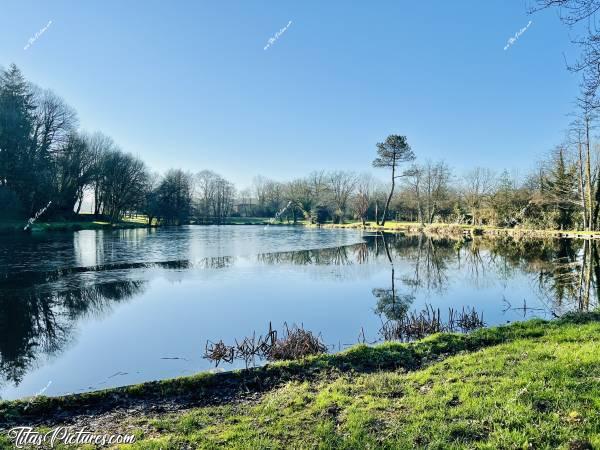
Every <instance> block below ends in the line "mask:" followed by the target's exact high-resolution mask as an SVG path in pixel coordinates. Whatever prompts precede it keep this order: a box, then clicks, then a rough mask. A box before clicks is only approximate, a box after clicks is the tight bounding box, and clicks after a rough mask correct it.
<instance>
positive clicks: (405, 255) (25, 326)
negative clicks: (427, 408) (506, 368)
mask: <svg viewBox="0 0 600 450" xmlns="http://www.w3.org/2000/svg"><path fill="white" fill-rule="evenodd" d="M236 261H237V260H236V258H233V257H226V256H221V257H216V258H204V259H202V260H199V261H196V262H194V263H191V262H190V261H187V260H174V261H164V262H154V263H112V264H107V265H104V266H89V267H77V266H74V267H72V268H66V269H57V270H50V271H47V272H39V273H38V272H35V273H33V272H32V273H25V272H21V273H20V274H9V273H3V274H0V275H1V276H0V384H1V383H2V382H3V381H4V382H7V381H8V382H11V383H15V384H18V383H19V382H20V380H22V378H23V376H24V375H25V374H26V373H27V372H28V370H30V369H31V367H32V366H33V365H34V363H35V361H36V360H38V359H39V358H40V357H41V356H43V355H51V354H56V353H58V352H60V351H61V350H62V349H63V348H65V346H66V344H67V343H68V342H69V341H70V339H71V336H72V334H73V329H74V328H75V326H76V324H77V321H78V320H80V319H81V318H82V317H84V316H86V315H90V314H95V315H98V314H106V313H107V312H108V311H110V309H111V306H112V305H114V304H116V303H118V302H122V301H124V300H127V299H129V298H131V297H133V296H134V295H137V294H139V293H141V292H142V291H143V289H144V286H145V282H144V281H131V274H132V273H135V271H137V270H143V269H150V268H155V267H156V268H160V269H164V270H176V271H179V272H183V271H188V270H198V269H215V270H223V269H227V268H229V267H232V266H235V264H236ZM256 262H258V263H260V264H266V265H282V264H289V265H295V266H337V267H339V268H340V273H342V275H343V274H344V273H345V276H341V277H340V276H339V275H340V273H336V274H333V273H332V271H320V273H321V274H322V276H325V277H336V278H337V279H339V280H341V281H342V282H343V281H344V280H346V279H348V278H350V277H354V276H356V274H358V273H361V272H357V271H355V270H353V269H352V268H353V267H354V268H355V269H356V268H358V266H361V265H371V266H372V268H374V269H376V270H382V269H383V270H386V271H389V278H388V279H389V284H387V285H384V286H379V287H374V288H373V289H372V295H373V297H374V298H375V305H374V311H375V313H376V314H377V315H379V316H380V317H381V318H382V320H383V318H385V319H387V320H396V321H397V320H401V319H402V318H403V317H405V316H406V314H407V313H408V312H409V310H410V308H411V306H412V305H413V302H414V301H415V299H416V295H417V294H418V293H423V292H424V293H426V294H429V293H431V294H435V295H438V296H439V295H443V293H444V292H445V291H446V290H447V289H448V286H449V283H450V281H451V278H452V277H454V276H455V275H454V274H455V273H456V270H458V271H460V273H461V274H465V275H467V276H468V278H469V284H472V285H473V286H474V287H476V288H478V287H481V286H483V285H485V284H486V283H488V282H490V280H492V281H494V280H498V279H501V280H504V282H505V283H506V284H507V285H508V284H509V283H510V282H511V280H512V279H513V278H514V277H515V276H517V275H523V274H525V275H526V276H528V277H529V279H530V281H531V283H532V286H533V287H534V291H535V292H536V293H537V295H538V296H539V298H540V300H541V301H543V302H544V304H545V305H546V307H547V309H548V311H551V312H552V313H554V314H556V315H560V314H562V313H563V312H565V311H569V310H574V309H576V310H589V309H593V308H595V307H596V306H597V305H598V298H599V294H600V292H599V291H600V254H599V251H598V243H597V242H596V241H589V240H586V241H582V240H531V239H522V240H515V239H510V238H506V239H484V238H475V239H474V240H472V241H469V240H462V239H461V240H453V239H449V238H443V239H435V238H432V237H428V236H425V235H415V236H403V235H391V234H381V233H380V234H377V235H365V236H364V242H362V243H360V244H355V245H349V246H343V247H334V248H326V249H320V250H303V251H290V252H277V253H265V254H260V255H258V256H257V257H256ZM453 271H454V272H453ZM105 272H106V273H110V278H109V280H110V281H109V282H106V281H104V280H106V279H107V278H106V277H105V276H103V274H104V273H105ZM364 273H369V272H368V271H364ZM491 274H493V276H490V275H491ZM115 280H116V281H115ZM73 286H76V287H77V288H73ZM501 300H502V299H501V298H499V299H498V302H501ZM453 306H454V307H455V308H456V307H458V308H460V306H461V305H453ZM464 306H474V305H464ZM267 319H270V318H267ZM292 320H293V318H292ZM2 380H3V381H2Z"/></svg>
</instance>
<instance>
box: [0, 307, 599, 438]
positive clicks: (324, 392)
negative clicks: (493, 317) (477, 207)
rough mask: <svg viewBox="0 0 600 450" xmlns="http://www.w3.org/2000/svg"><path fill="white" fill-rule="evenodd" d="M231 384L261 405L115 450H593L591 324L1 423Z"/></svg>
mask: <svg viewBox="0 0 600 450" xmlns="http://www.w3.org/2000/svg"><path fill="white" fill-rule="evenodd" d="M236 383H238V384H239V387H240V390H241V391H245V390H251V391H252V390H256V389H257V388H258V387H259V386H261V387H262V388H264V387H265V386H267V390H266V394H265V395H263V396H262V397H261V398H260V400H259V401H258V402H257V403H253V404H250V403H228V404H225V405H221V406H207V407H201V408H195V409H192V410H190V411H189V412H186V413H184V414H179V415H160V416H158V417H155V418H152V419H148V418H143V419H139V418H129V419H125V420H124V421H123V422H121V423H120V424H119V425H120V427H121V428H122V429H125V428H126V427H130V426H133V429H138V430H141V427H140V425H141V424H143V423H148V422H149V423H150V426H151V430H152V431H151V433H150V434H147V435H145V434H144V433H143V432H141V431H138V442H137V443H136V444H134V445H133V446H129V447H124V448H132V449H159V448H163V449H167V448H169V449H170V448H221V447H226V448H240V449H242V448H348V449H351V448H352V449H354V448H407V449H408V448H432V449H446V448H450V449H462V448H464V449H467V448H486V449H503V448H505V449H513V448H514V449H521V448H565V449H567V448H600V313H589V314H586V315H572V316H568V317H566V318H564V319H561V320H556V321H550V322H547V321H542V320H533V321H529V322H525V323H520V324H512V325H509V326H503V327H496V328H490V329H483V330H479V331H477V332H474V333H472V334H470V335H458V334H438V335H435V336H431V337H429V338H426V339H424V340H421V341H418V342H414V343H410V344H401V343H386V344H382V345H378V346H374V347H369V346H365V345H358V346H355V347H353V348H351V349H349V350H347V351H345V352H342V353H340V354H335V355H323V356H319V357H313V358H310V359H307V360H304V361H295V362H282V363H277V364H273V365H269V366H267V367H264V368H258V369H254V370H250V371H237V372H232V373H222V374H201V375H196V376H192V377H182V378H178V379H174V380H166V381H162V382H155V383H145V384H142V385H137V386H131V387H127V388H121V389H113V390H107V391H100V392H94V393H89V394H84V395H79V396H71V397H63V398H44V397H40V398H38V399H36V400H35V401H34V402H32V403H31V404H30V406H29V408H28V409H27V411H26V412H25V411H24V410H23V408H22V407H23V405H24V402H22V401H21V402H5V403H0V417H2V416H4V417H8V416H12V417H21V418H22V420H23V421H24V422H26V420H27V414H33V415H35V416H40V415H41V416H46V415H47V414H48V413H49V412H51V411H57V410H60V411H69V410H80V409H85V408H87V407H89V406H93V405H94V403H97V402H103V401H114V400H115V399H116V398H119V397H120V396H121V397H127V398H131V397H150V396H155V397H160V398H164V399H166V398H169V397H171V396H173V397H176V396H178V395H182V394H184V393H188V394H192V395H193V396H195V397H197V398H202V397H203V396H204V398H207V397H208V398H210V397H212V396H213V395H215V393H218V392H220V390H222V389H224V388H226V387H231V386H232V385H235V384H236ZM128 429H130V428H128ZM0 442H1V441H0ZM578 445H579V447H578ZM586 445H587V446H586Z"/></svg>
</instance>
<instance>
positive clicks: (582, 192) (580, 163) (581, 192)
mask: <svg viewBox="0 0 600 450" xmlns="http://www.w3.org/2000/svg"><path fill="white" fill-rule="evenodd" d="M577 147H578V150H579V160H578V161H577V165H578V169H579V195H580V196H581V206H582V208H583V229H584V230H587V228H588V220H587V206H586V201H585V190H584V187H583V186H584V184H585V183H584V179H583V155H582V152H581V142H579V143H578V144H577Z"/></svg>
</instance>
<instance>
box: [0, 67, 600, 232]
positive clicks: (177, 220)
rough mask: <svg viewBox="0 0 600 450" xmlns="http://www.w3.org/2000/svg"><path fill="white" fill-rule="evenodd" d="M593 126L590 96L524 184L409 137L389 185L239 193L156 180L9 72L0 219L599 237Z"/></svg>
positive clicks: (599, 177)
mask: <svg viewBox="0 0 600 450" xmlns="http://www.w3.org/2000/svg"><path fill="white" fill-rule="evenodd" d="M596 118H597V116H596V114H595V107H594V106H593V99H592V98H591V97H589V94H588V97H585V98H584V99H583V100H581V101H580V102H579V109H578V115H577V118H576V120H574V121H573V123H572V124H571V127H570V128H569V130H568V132H567V133H566V139H565V141H564V142H563V143H561V144H560V145H558V146H557V147H556V148H555V149H554V150H552V151H551V152H550V153H549V155H548V156H547V157H546V158H545V159H544V160H543V161H540V162H539V163H538V165H537V168H536V169H535V170H533V171H532V172H531V173H529V174H527V175H525V176H517V175H516V174H514V173H509V172H508V171H507V170H504V171H499V172H494V171H493V170H490V169H487V168H482V167H476V168H474V169H472V170H469V171H467V172H466V173H461V174H459V173H455V172H454V171H453V170H452V169H451V167H450V166H449V165H448V164H447V163H446V162H444V161H429V160H426V161H418V160H417V158H416V156H415V154H414V153H413V151H412V149H411V147H410V145H409V143H408V139H407V137H406V136H400V135H390V136H388V137H387V139H385V141H383V142H381V143H378V144H377V145H376V155H375V156H376V158H375V159H374V161H373V166H374V167H375V168H381V169H384V170H387V171H386V172H381V174H382V176H385V177H386V178H387V180H388V181H387V182H382V181H379V180H378V179H376V178H374V177H373V176H372V175H371V174H356V173H354V172H348V171H314V172H312V173H310V174H308V175H307V176H305V177H302V178H298V179H294V180H291V181H283V182H281V181H274V180H270V179H267V178H264V177H260V176H258V177H255V179H254V182H253V184H252V187H250V188H247V189H243V190H239V191H238V190H236V189H235V186H234V185H233V184H232V183H231V182H229V181H227V180H226V179H224V178H223V177H221V176H220V175H218V174H216V173H214V172H211V171H208V170H205V171H202V172H199V173H197V174H191V173H188V172H184V171H182V170H179V169H172V170H169V171H167V172H166V173H164V174H163V175H162V176H161V175H158V174H153V173H151V172H150V171H149V169H148V167H147V166H146V164H145V163H144V162H143V161H142V160H141V159H139V158H138V157H135V156H133V155H131V154H128V153H125V152H123V151H122V150H121V149H120V148H119V147H118V146H117V145H116V144H115V143H114V142H113V140H112V139H111V138H109V137H107V136H105V135H104V134H102V133H93V134H90V133H86V132H82V131H80V130H79V129H78V121H77V115H76V113H75V111H74V110H73V109H72V108H71V107H69V106H68V105H67V104H66V103H65V102H64V101H63V100H62V99H61V98H60V97H58V96H57V95H56V94H54V93H53V92H51V91H48V90H43V89H40V88H38V87H36V86H34V85H33V84H31V83H29V82H27V81H26V80H25V78H24V77H23V75H22V74H21V72H20V70H19V69H18V68H17V67H16V66H15V65H11V66H10V67H9V68H8V69H6V70H2V71H1V72H0V210H1V211H2V212H3V217H8V218H11V217H13V218H23V217H30V216H32V215H34V214H35V212H36V211H39V210H40V209H41V208H43V207H44V206H46V205H47V203H48V202H50V201H52V207H51V208H49V209H48V211H47V212H46V213H45V217H46V215H47V217H48V218H53V219H62V220H70V219H73V218H74V217H75V216H76V215H77V213H79V212H81V208H82V203H83V201H84V198H87V199H91V201H90V203H91V205H93V210H92V211H91V212H93V214H94V217H97V218H105V219H107V220H110V221H111V222H115V221H118V220H120V219H122V218H123V217H124V216H127V215H132V214H142V215H145V216H147V218H148V221H149V223H162V224H183V223H223V222H226V221H227V220H228V219H229V218H231V217H236V216H237V217H273V216H275V215H276V214H277V213H278V212H280V211H282V210H284V211H283V213H281V214H279V218H280V219H281V220H284V221H288V222H297V221H299V220H308V221H310V222H313V223H315V222H318V223H322V222H326V221H332V222H334V223H341V222H345V221H349V220H360V221H362V222H363V223H365V222H366V221H375V222H377V223H378V224H385V221H386V220H400V221H417V222H420V223H423V224H427V223H433V222H447V223H466V224H472V225H496V226H515V225H521V226H528V227H535V228H552V229H573V228H578V229H586V230H595V229H597V228H598V218H599V214H600V158H599V157H598V156H599V155H600V144H599V143H598V142H595V141H594V138H593V132H592V130H593V127H594V124H595V123H596ZM374 153H375V152H374ZM286 206H287V208H286ZM86 212H87V211H86Z"/></svg>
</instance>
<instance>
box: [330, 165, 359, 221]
mask: <svg viewBox="0 0 600 450" xmlns="http://www.w3.org/2000/svg"><path fill="white" fill-rule="evenodd" d="M327 179H328V187H329V193H330V195H331V203H332V206H333V214H334V218H335V220H336V221H337V222H343V221H344V217H345V215H346V210H347V209H348V202H349V200H350V196H351V195H352V192H353V191H354V188H355V186H356V183H357V178H356V175H355V174H354V173H352V172H344V171H339V170H338V171H335V172H330V173H329V174H328V176H327Z"/></svg>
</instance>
